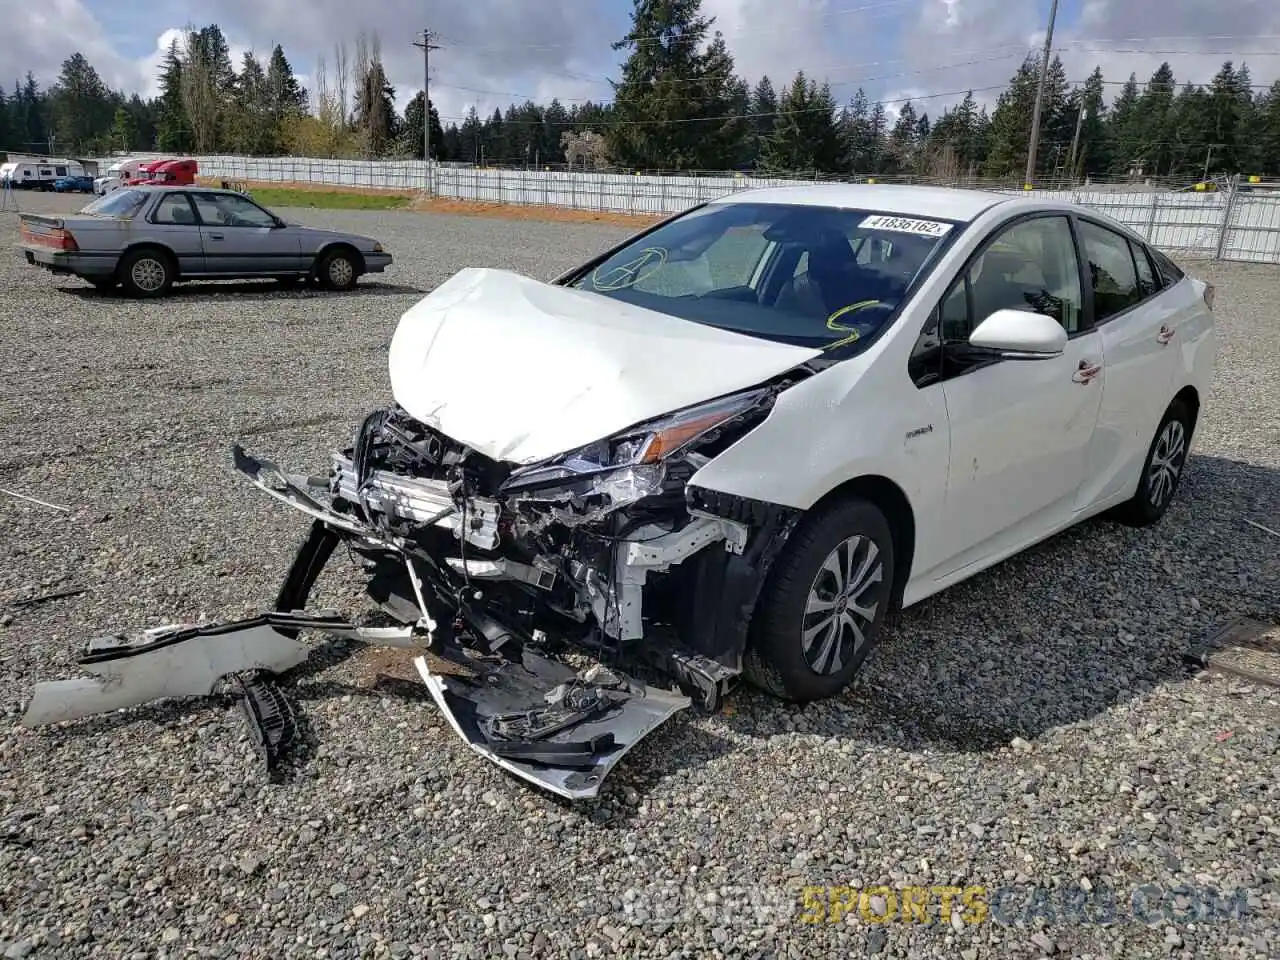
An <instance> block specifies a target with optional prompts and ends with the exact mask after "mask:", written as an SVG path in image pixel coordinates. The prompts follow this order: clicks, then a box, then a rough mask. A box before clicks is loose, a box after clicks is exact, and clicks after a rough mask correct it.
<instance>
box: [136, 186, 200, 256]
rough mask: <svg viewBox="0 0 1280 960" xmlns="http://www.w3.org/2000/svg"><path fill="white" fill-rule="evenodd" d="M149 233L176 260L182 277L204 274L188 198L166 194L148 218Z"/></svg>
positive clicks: (195, 225) (196, 224)
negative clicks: (183, 275) (165, 247)
mask: <svg viewBox="0 0 1280 960" xmlns="http://www.w3.org/2000/svg"><path fill="white" fill-rule="evenodd" d="M147 222H148V223H149V224H150V227H149V230H148V232H149V233H153V234H154V235H155V237H156V239H157V240H159V241H160V242H161V243H163V244H164V245H165V246H167V247H168V248H169V249H170V250H172V251H173V252H174V253H175V254H177V257H178V270H179V272H180V273H183V274H188V275H190V274H197V273H204V272H205V259H204V244H203V241H202V240H201V238H200V225H199V223H197V222H196V211H195V208H194V207H193V206H192V205H191V198H190V197H189V196H188V195H187V194H186V193H184V192H181V191H178V192H174V193H168V192H166V193H165V194H163V195H162V196H161V197H160V199H159V200H158V201H157V202H156V204H155V206H154V207H153V208H152V210H151V213H149V214H148V215H147Z"/></svg>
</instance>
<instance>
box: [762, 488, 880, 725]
mask: <svg viewBox="0 0 1280 960" xmlns="http://www.w3.org/2000/svg"><path fill="white" fill-rule="evenodd" d="M894 562H895V561H894V542H893V533H892V531H891V530H890V527H889V522H888V521H887V520H886V519H885V516H884V514H883V513H881V512H880V510H879V509H878V508H877V507H876V506H875V505H874V504H872V503H870V502H868V501H866V500H862V499H848V500H842V501H838V502H835V503H833V504H831V505H829V506H827V507H824V508H821V509H819V510H818V511H817V512H815V513H813V514H811V515H810V516H809V517H808V518H806V520H805V522H804V523H802V524H801V525H800V526H799V527H798V528H797V529H796V531H795V533H793V534H792V536H791V540H790V542H788V544H787V546H786V547H785V548H784V550H783V553H782V555H781V556H780V557H779V558H778V560H777V562H776V564H775V565H774V568H773V570H772V571H771V573H770V575H769V580H768V582H767V583H766V584H765V588H764V591H763V592H762V594H761V596H760V603H759V605H758V607H757V609H756V615H755V619H754V622H753V624H752V638H751V642H750V643H749V645H748V650H747V653H746V657H745V663H744V674H745V676H746V678H747V680H749V681H750V682H751V683H753V684H755V685H756V686H758V687H761V688H762V689H764V690H766V691H767V692H769V693H772V694H774V695H775V696H778V697H781V698H782V699H784V700H790V701H793V702H797V703H803V702H807V701H812V700H821V699H825V698H827V697H831V696H834V695H836V694H837V693H839V692H840V691H841V690H843V689H844V688H845V687H847V686H848V685H849V683H850V682H851V681H852V680H853V677H854V675H855V674H856V673H857V672H858V670H859V669H860V668H861V666H862V664H863V661H865V660H866V658H867V655H868V654H869V653H870V652H871V650H872V649H873V648H874V647H875V645H876V643H877V642H878V641H879V637H880V631H881V627H882V626H883V623H884V619H885V615H886V613H887V612H888V607H889V605H890V602H891V592H892V587H893V573H894Z"/></svg>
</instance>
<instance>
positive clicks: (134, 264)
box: [119, 247, 175, 297]
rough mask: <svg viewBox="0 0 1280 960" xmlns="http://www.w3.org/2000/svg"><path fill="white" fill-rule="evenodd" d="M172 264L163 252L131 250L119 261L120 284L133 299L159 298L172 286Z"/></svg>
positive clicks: (145, 249)
mask: <svg viewBox="0 0 1280 960" xmlns="http://www.w3.org/2000/svg"><path fill="white" fill-rule="evenodd" d="M174 273H175V271H174V268H173V262H172V260H171V259H170V258H169V255H168V254H167V253H165V252H164V251H163V250H157V249H156V248H154V247H143V248H142V249H141V250H131V251H129V252H128V253H126V254H125V255H124V258H123V259H122V260H121V261H120V270H119V276H120V283H121V285H122V286H123V287H124V289H125V292H126V293H128V294H129V295H130V296H133V297H160V296H163V295H164V294H166V293H168V292H169V288H170V287H172V286H173V276H174Z"/></svg>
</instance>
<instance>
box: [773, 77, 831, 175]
mask: <svg viewBox="0 0 1280 960" xmlns="http://www.w3.org/2000/svg"><path fill="white" fill-rule="evenodd" d="M778 112H779V116H778V123H777V125H776V126H775V127H774V131H773V134H772V135H771V136H770V137H769V139H768V140H766V141H765V145H764V152H763V154H762V155H761V158H760V165H761V167H762V168H763V169H765V170H767V171H770V172H801V171H815V172H818V173H835V172H838V171H839V170H840V169H841V167H842V166H843V163H844V156H845V151H844V145H843V143H842V142H841V137H840V130H839V128H838V127H837V126H836V116H835V113H836V103H835V98H834V97H832V96H831V88H830V87H829V86H827V85H826V84H823V85H822V86H821V87H819V86H818V85H817V84H816V83H815V82H814V81H813V80H811V79H809V78H808V77H806V76H805V74H804V71H803V70H801V71H800V72H799V73H797V74H796V76H795V79H794V80H793V81H792V82H791V86H790V87H788V88H787V90H786V91H785V92H784V93H783V94H782V99H781V101H780V102H779V104H778Z"/></svg>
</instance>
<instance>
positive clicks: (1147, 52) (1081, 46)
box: [443, 35, 1280, 103]
mask: <svg viewBox="0 0 1280 960" xmlns="http://www.w3.org/2000/svg"><path fill="white" fill-rule="evenodd" d="M1149 39H1150V40H1188V39H1195V38H1190V37H1153V38H1149ZM1208 39H1216V40H1245V39H1247V40H1251V41H1255V42H1256V41H1265V40H1269V39H1276V40H1280V35H1277V36H1276V37H1274V38H1272V37H1268V36H1254V37H1216V38H1208ZM1145 42H1148V40H1146V39H1144V38H1142V37H1134V38H1128V39H1125V40H1099V39H1081V40H1067V41H1064V42H1061V43H1058V44H1057V45H1056V47H1057V49H1058V50H1059V51H1066V50H1072V51H1075V52H1079V53H1093V54H1108V55H1112V56H1114V55H1126V56H1127V55H1134V56H1144V57H1154V56H1202V57H1222V58H1224V59H1231V60H1237V61H1240V62H1244V61H1245V60H1247V59H1249V58H1251V57H1276V56H1280V50H1252V51H1241V50H1193V49H1178V50H1174V49H1150V48H1140V47H1131V48H1115V47H1105V46H1103V47H1099V46H1092V45H1093V44H1098V43H1145ZM460 48H462V49H467V50H471V51H475V50H476V49H477V48H474V47H467V46H466V45H465V44H461V45H460ZM486 49H489V48H486ZM491 49H494V50H497V49H503V50H506V51H508V52H510V50H511V49H512V48H510V47H506V48H497V47H494V48H491ZM520 49H521V50H527V49H532V48H528V47H521V48H520ZM997 51H1007V52H1005V53H997ZM1031 53H1032V51H1031V50H1030V49H1029V48H1028V47H1027V46H1026V45H1024V44H1017V43H1009V44H1000V45H996V46H990V47H974V48H970V49H962V50H953V51H951V54H952V55H953V56H963V55H966V54H992V56H991V57H990V59H989V60H979V61H969V62H968V63H962V64H954V65H953V66H967V65H972V64H974V63H982V62H990V63H995V62H997V61H999V60H1006V59H1012V58H1013V57H1015V56H1021V57H1023V58H1024V59H1027V58H1029V57H1030V56H1031ZM911 59H912V58H910V57H896V58H893V59H890V60H871V61H863V62H861V63H852V64H844V65H842V66H839V67H835V68H833V69H831V70H827V71H825V73H824V74H823V76H824V79H826V81H827V85H828V86H830V87H832V88H835V87H846V86H850V85H852V84H854V83H860V82H862V81H863V79H864V78H859V77H855V78H852V79H847V80H831V79H828V78H831V77H838V76H839V75H840V74H842V73H845V72H847V71H850V70H860V69H865V68H867V67H880V66H888V65H889V64H894V63H908V62H910V61H911ZM540 73H541V74H542V75H544V76H548V77H559V78H563V79H568V80H577V81H579V82H583V83H590V84H595V85H598V86H608V87H613V86H614V85H615V81H613V80H611V79H610V78H608V77H602V76H599V75H598V74H586V73H578V72H573V71H556V70H546V69H544V70H540ZM737 76H738V74H737V72H736V71H733V70H730V71H726V72H717V73H708V74H705V75H703V76H701V77H680V78H676V79H673V80H668V81H667V83H668V84H685V83H707V82H710V81H714V80H720V79H724V80H728V79H736V78H737ZM443 86H449V87H450V88H451V89H458V90H468V91H471V92H476V93H493V94H495V95H498V96H512V97H518V98H523V99H528V100H533V99H536V98H534V97H528V96H525V95H523V94H514V93H502V92H500V91H487V90H479V89H475V88H470V87H459V86H453V85H450V84H443ZM1260 86H1261V85H1260ZM559 99H560V100H561V101H567V102H575V101H576V102H582V103H586V102H598V101H597V100H596V98H593V97H576V98H567V97H561V98H559Z"/></svg>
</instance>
